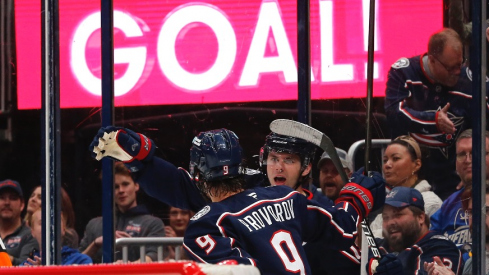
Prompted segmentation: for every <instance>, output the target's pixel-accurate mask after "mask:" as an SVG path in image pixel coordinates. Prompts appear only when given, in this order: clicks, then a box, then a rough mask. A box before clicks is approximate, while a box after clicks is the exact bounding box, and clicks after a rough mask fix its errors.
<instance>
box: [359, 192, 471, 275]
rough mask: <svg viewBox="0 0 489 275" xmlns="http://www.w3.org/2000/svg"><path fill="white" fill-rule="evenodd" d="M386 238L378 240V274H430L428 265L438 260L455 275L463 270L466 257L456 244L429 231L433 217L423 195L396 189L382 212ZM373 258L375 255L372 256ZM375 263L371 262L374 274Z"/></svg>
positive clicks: (370, 269)
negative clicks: (430, 219)
mask: <svg viewBox="0 0 489 275" xmlns="http://www.w3.org/2000/svg"><path fill="white" fill-rule="evenodd" d="M382 218H383V226H382V227H383V228H382V230H383V236H384V239H378V241H377V243H378V244H379V248H380V251H381V252H382V253H383V254H387V253H390V254H387V255H385V256H384V257H383V258H382V260H380V263H379V265H378V266H377V267H376V268H373V270H375V271H376V272H375V274H382V275H399V274H403V275H414V274H426V273H425V270H424V263H429V262H432V261H433V257H435V256H437V257H439V258H440V259H443V263H444V264H445V266H447V267H449V268H450V269H451V270H452V271H453V272H454V273H455V274H459V272H461V270H462V266H463V264H462V255H461V252H460V250H459V249H458V248H457V247H456V246H455V244H454V243H453V242H451V241H450V240H448V239H447V238H446V237H444V236H443V235H438V234H437V233H435V232H433V231H430V230H429V224H430V221H429V217H428V216H427V215H426V214H425V212H424V201H423V196H422V195H421V193H420V192H419V191H418V190H416V189H414V188H410V187H400V186H399V187H395V188H393V189H392V191H391V192H390V193H389V194H388V195H387V197H386V199H385V205H384V208H383V210H382ZM370 256H371V255H370ZM374 263H375V261H374V260H373V259H371V260H370V261H369V267H368V270H369V272H371V271H372V265H373V264H374Z"/></svg>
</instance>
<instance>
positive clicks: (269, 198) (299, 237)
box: [91, 127, 385, 274]
mask: <svg viewBox="0 0 489 275" xmlns="http://www.w3.org/2000/svg"><path fill="white" fill-rule="evenodd" d="M99 138H100V139H99ZM91 149H92V150H94V152H95V153H94V154H95V155H96V158H97V159H100V158H102V157H105V156H109V157H112V158H116V159H118V160H123V161H125V162H126V165H128V166H129V167H131V168H132V170H133V171H135V172H137V173H139V178H138V181H139V183H140V184H141V186H142V187H143V189H145V190H146V191H147V192H148V193H149V194H150V195H153V196H155V197H157V198H159V199H160V200H162V201H164V202H166V203H170V204H171V203H175V204H180V205H183V206H186V207H183V208H189V207H188V206H192V205H193V206H195V204H196V203H195V202H192V201H191V200H189V199H188V198H189V197H192V195H189V194H193V193H194V192H193V191H192V190H191V189H192V188H195V184H194V182H197V183H198V184H197V185H198V186H200V187H201V188H202V190H203V191H204V192H205V193H206V194H207V195H208V196H209V197H210V198H211V200H212V201H213V203H212V204H210V205H208V206H206V207H204V208H203V209H202V210H201V211H200V212H198V213H197V214H196V215H195V216H194V217H193V218H192V221H191V223H190V225H189V227H188V229H187V233H186V234H187V235H186V237H185V240H186V241H185V245H186V248H187V249H188V251H189V252H190V254H191V255H192V257H193V258H195V259H198V260H201V261H205V262H210V263H218V262H221V261H223V260H228V259H233V260H236V261H237V262H238V263H245V264H253V265H257V266H258V267H260V269H261V271H262V272H263V273H264V274H277V273H280V274H287V273H290V272H291V271H292V272H298V271H301V272H302V273H304V272H306V273H309V272H308V271H309V266H308V264H307V260H306V258H305V257H304V252H303V248H302V241H303V240H304V241H309V240H311V241H314V240H319V238H320V237H322V239H321V241H324V244H325V245H327V244H330V245H333V247H336V249H345V248H348V247H349V246H350V245H351V244H352V243H353V242H352V240H351V239H350V238H348V237H349V236H348V235H350V234H351V236H353V235H355V234H356V226H357V222H358V220H357V219H358V218H361V217H363V215H365V214H367V212H369V211H370V210H372V209H374V208H377V207H379V204H382V202H381V201H382V195H383V193H384V192H385V190H384V189H382V186H383V179H382V178H381V177H380V176H379V175H376V176H374V178H368V177H364V176H363V175H360V174H356V175H355V176H356V177H355V179H358V181H359V182H360V185H358V184H354V183H349V184H348V185H347V186H348V188H345V190H344V191H342V193H341V194H340V198H339V204H338V205H337V207H336V208H329V207H327V208H324V207H321V206H319V205H317V204H316V203H313V202H311V201H310V200H307V199H306V197H305V196H302V195H300V194H299V193H297V192H295V191H293V190H291V189H289V188H288V187H269V188H261V187H258V188H255V189H248V190H244V186H245V183H244V180H243V176H242V174H241V173H242V172H243V171H245V170H244V168H243V167H241V165H240V164H241V149H240V147H239V143H238V139H237V137H236V136H235V135H234V133H232V132H230V131H228V130H224V129H222V130H215V131H208V132H204V133H201V134H199V136H197V137H196V138H195V139H194V141H193V147H192V150H191V166H190V167H191V169H190V171H191V174H192V175H193V177H194V178H193V181H192V179H191V178H190V177H189V175H188V174H187V173H185V171H183V170H181V169H177V168H176V167H174V166H173V165H171V164H169V163H168V162H165V161H163V160H161V159H160V158H157V157H154V156H153V152H154V145H153V144H152V142H151V141H150V140H149V139H148V138H146V137H144V136H143V135H140V134H136V133H134V132H132V131H130V130H127V129H121V128H114V127H109V128H105V129H104V128H103V129H101V131H99V134H98V136H97V137H96V139H95V140H94V142H93V143H92V145H91ZM169 181H173V182H174V183H175V184H172V183H168V182H169ZM162 182H165V183H166V184H165V188H162V187H161V185H162V184H161V183H162ZM169 186H171V188H172V190H169V189H168V188H169ZM357 188H360V189H357ZM352 189H355V190H356V191H357V192H363V193H364V194H366V195H368V196H367V197H365V196H358V193H357V192H352V191H349V190H352ZM368 189H370V190H368ZM381 189H382V190H381ZM189 190H190V192H187V191H189ZM360 190H361V191H360ZM182 196H183V198H182ZM384 196H385V194H384ZM178 197H180V198H178ZM368 197H369V198H370V199H372V200H373V204H372V201H370V202H369V204H368V205H367V204H365V203H366V202H365V201H364V199H367V198H368ZM370 199H369V200H370ZM347 200H349V202H347ZM180 207H181V206H180ZM352 207H353V208H355V207H356V208H358V212H357V211H356V210H353V208H352ZM313 209H314V210H313ZM311 210H312V211H311ZM358 213H360V216H358ZM352 217H353V218H354V219H352ZM331 218H333V220H334V222H333V223H331V222H332V220H331ZM341 226H343V228H342V229H340V227H341ZM319 228H322V229H321V230H318V229H319ZM328 229H332V230H328ZM347 232H349V233H347ZM284 248H286V250H285V251H284V250H283V249H284ZM270 255H276V257H270ZM287 270H289V271H287Z"/></svg>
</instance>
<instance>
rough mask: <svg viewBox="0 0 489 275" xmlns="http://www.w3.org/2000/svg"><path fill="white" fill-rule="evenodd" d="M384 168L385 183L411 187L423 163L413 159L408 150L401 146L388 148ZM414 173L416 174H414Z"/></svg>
mask: <svg viewBox="0 0 489 275" xmlns="http://www.w3.org/2000/svg"><path fill="white" fill-rule="evenodd" d="M383 163H384V165H383V166H382V169H383V172H384V178H385V181H386V182H387V183H388V184H389V185H391V186H406V187H411V185H412V184H414V181H413V180H411V179H415V177H413V176H414V175H416V174H417V172H418V170H419V168H420V166H421V162H420V160H415V161H413V159H412V158H411V154H410V153H409V151H408V149H407V148H406V147H405V146H403V145H401V144H391V145H389V146H387V148H386V150H385V152H384V156H383ZM413 172H414V173H413Z"/></svg>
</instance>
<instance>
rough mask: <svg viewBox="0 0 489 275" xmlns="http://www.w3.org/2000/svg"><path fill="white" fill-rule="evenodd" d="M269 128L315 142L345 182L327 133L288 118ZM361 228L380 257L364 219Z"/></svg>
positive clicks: (371, 248)
mask: <svg viewBox="0 0 489 275" xmlns="http://www.w3.org/2000/svg"><path fill="white" fill-rule="evenodd" d="M270 130H271V131H272V132H275V133H277V134H280V135H285V136H292V137H296V138H301V139H304V140H306V141H308V142H310V143H312V144H315V145H316V146H319V147H320V148H321V149H323V150H324V151H325V152H327V153H328V155H329V156H330V157H331V161H333V164H334V165H335V167H336V170H338V173H339V174H340V176H341V178H342V179H343V181H344V183H345V184H346V183H347V182H348V177H347V175H346V173H345V170H344V169H343V165H342V163H341V160H340V158H339V156H338V153H337V152H336V148H335V147H334V145H333V142H332V141H331V139H330V138H329V137H328V136H327V135H325V134H324V133H322V132H320V131H318V130H316V129H314V128H312V127H311V126H309V125H306V124H303V123H300V122H297V121H293V120H288V119H276V120H274V121H272V123H270ZM362 228H363V231H364V233H365V237H366V239H367V242H368V245H369V248H370V251H371V252H372V254H373V256H374V257H375V258H377V259H380V258H381V254H380V251H379V249H378V245H377V243H376V242H375V238H374V236H373V234H372V230H371V229H370V226H369V224H368V222H367V220H366V219H364V220H363V221H362Z"/></svg>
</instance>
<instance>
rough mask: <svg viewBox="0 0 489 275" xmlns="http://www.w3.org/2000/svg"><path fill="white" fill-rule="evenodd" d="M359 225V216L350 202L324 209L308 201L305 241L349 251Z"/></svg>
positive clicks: (305, 217)
mask: <svg viewBox="0 0 489 275" xmlns="http://www.w3.org/2000/svg"><path fill="white" fill-rule="evenodd" d="M359 225H360V221H359V215H358V213H357V211H356V210H355V208H354V207H353V206H352V205H351V204H350V203H348V202H341V203H338V204H336V205H335V206H334V207H333V206H331V207H324V206H322V205H320V204H318V203H316V202H314V201H310V200H307V211H306V214H305V215H304V225H303V227H302V228H303V229H304V234H303V239H304V240H305V241H315V242H321V243H322V244H323V245H324V246H326V247H328V248H330V249H335V250H348V249H350V247H351V246H352V245H354V242H355V238H356V236H357V228H358V226H359Z"/></svg>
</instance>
